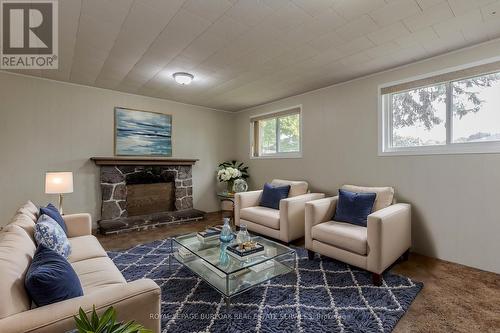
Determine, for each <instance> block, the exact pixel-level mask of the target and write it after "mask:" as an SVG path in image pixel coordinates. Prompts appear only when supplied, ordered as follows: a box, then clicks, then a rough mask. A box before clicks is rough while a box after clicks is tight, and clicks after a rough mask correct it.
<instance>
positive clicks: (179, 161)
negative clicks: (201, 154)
mask: <svg viewBox="0 0 500 333" xmlns="http://www.w3.org/2000/svg"><path fill="white" fill-rule="evenodd" d="M90 159H91V160H92V161H94V163H95V164H96V165H194V164H195V163H196V161H198V160H197V159H188V158H170V157H136V156H113V157H91V158H90Z"/></svg>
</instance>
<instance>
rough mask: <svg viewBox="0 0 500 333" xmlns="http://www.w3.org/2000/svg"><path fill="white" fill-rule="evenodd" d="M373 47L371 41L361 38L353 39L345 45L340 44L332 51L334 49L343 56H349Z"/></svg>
mask: <svg viewBox="0 0 500 333" xmlns="http://www.w3.org/2000/svg"><path fill="white" fill-rule="evenodd" d="M374 46H375V44H374V43H373V42H372V41H371V40H369V39H368V38H366V37H364V36H363V37H359V38H356V39H353V40H351V41H349V42H347V43H345V44H340V45H338V46H335V47H334V49H336V50H337V51H338V52H340V53H341V54H343V55H351V54H354V53H358V52H361V51H364V50H367V49H370V48H372V47H374Z"/></svg>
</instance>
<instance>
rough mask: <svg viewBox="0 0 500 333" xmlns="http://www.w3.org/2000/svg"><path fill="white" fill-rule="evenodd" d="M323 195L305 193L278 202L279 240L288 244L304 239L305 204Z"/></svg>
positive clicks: (323, 195)
mask: <svg viewBox="0 0 500 333" xmlns="http://www.w3.org/2000/svg"><path fill="white" fill-rule="evenodd" d="M324 197H325V194H324V193H307V194H302V195H297V196H295V197H291V198H286V199H282V200H281V201H280V239H281V240H282V241H284V242H290V241H292V240H294V239H297V238H300V237H304V220H305V205H306V202H309V201H312V200H317V199H322V198H324Z"/></svg>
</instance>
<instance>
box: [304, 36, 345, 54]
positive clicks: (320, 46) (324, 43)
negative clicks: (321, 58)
mask: <svg viewBox="0 0 500 333" xmlns="http://www.w3.org/2000/svg"><path fill="white" fill-rule="evenodd" d="M343 43H345V41H344V40H343V39H342V38H340V36H339V34H338V32H336V31H330V32H328V33H326V34H323V35H321V36H318V37H317V38H315V39H313V40H312V41H310V42H309V43H308V44H309V45H311V46H312V47H314V48H315V49H316V50H318V51H324V50H327V49H329V48H331V47H335V46H337V45H339V44H343Z"/></svg>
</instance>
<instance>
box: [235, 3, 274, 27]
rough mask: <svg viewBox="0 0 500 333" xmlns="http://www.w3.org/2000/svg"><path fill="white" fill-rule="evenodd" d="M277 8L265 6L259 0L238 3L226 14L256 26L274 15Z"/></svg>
mask: <svg viewBox="0 0 500 333" xmlns="http://www.w3.org/2000/svg"><path fill="white" fill-rule="evenodd" d="M275 10H276V8H272V7H270V6H267V5H265V4H264V3H263V2H262V1H259V0H245V1H238V3H236V4H235V5H234V6H233V7H231V8H230V9H229V10H228V11H227V12H226V14H227V15H228V16H230V17H232V18H233V19H235V20H237V21H239V22H242V23H243V24H246V25H249V26H254V25H256V24H257V23H259V22H260V21H262V20H263V19H264V18H265V17H267V16H268V15H270V14H272V13H273V12H274V11H275Z"/></svg>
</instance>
